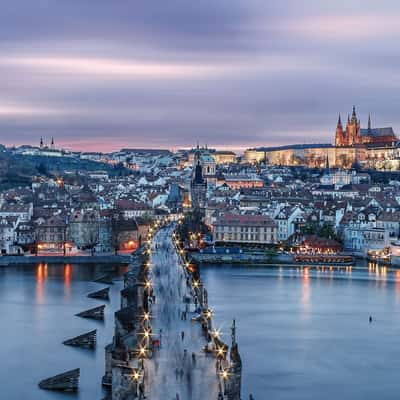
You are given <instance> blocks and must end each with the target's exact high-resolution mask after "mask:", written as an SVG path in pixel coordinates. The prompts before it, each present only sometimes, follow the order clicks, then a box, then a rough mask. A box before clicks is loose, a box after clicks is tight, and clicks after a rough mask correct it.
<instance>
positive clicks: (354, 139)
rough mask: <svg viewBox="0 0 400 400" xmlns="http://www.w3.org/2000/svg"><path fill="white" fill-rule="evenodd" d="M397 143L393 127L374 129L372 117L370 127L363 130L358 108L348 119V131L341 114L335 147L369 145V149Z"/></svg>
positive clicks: (369, 122)
mask: <svg viewBox="0 0 400 400" xmlns="http://www.w3.org/2000/svg"><path fill="white" fill-rule="evenodd" d="M396 141H397V137H396V135H395V134H394V131H393V128H392V127H386V128H372V127H371V116H369V117H368V127H367V128H366V129H362V128H361V122H360V120H359V119H358V117H357V114H356V108H355V107H354V106H353V112H352V115H351V118H350V115H349V116H348V117H347V124H346V129H343V125H342V120H341V117H340V114H339V119H338V123H337V126H336V135H335V145H336V147H353V146H357V145H367V146H368V147H376V146H385V145H391V144H393V143H394V142H396Z"/></svg>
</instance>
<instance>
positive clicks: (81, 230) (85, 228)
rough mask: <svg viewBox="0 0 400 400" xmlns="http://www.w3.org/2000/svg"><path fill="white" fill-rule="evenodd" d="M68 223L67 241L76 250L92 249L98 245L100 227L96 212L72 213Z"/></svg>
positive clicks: (81, 211)
mask: <svg viewBox="0 0 400 400" xmlns="http://www.w3.org/2000/svg"><path fill="white" fill-rule="evenodd" d="M68 222H69V224H68V239H69V241H70V242H71V243H72V244H74V245H75V246H76V247H77V248H78V249H83V250H85V249H93V248H94V247H95V246H96V245H97V244H98V242H99V225H100V216H99V213H98V211H96V210H78V211H74V212H73V213H72V214H71V215H70V217H69V221H68Z"/></svg>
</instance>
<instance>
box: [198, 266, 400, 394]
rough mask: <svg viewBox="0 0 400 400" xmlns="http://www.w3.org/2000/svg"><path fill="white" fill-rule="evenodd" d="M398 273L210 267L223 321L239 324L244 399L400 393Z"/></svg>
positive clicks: (213, 299)
mask: <svg viewBox="0 0 400 400" xmlns="http://www.w3.org/2000/svg"><path fill="white" fill-rule="evenodd" d="M399 274H400V272H397V273H391V272H387V271H386V270H385V269H380V270H378V271H370V272H356V271H353V272H351V273H344V272H342V273H339V272H337V273H333V272H316V271H315V272H313V271H306V272H305V273H301V272H297V271H296V270H293V271H290V270H282V269H272V270H267V269H262V268H238V267H232V268H229V267H223V268H218V267H215V268H203V269H202V276H203V280H204V282H205V285H206V286H207V288H208V290H209V301H210V304H212V306H213V308H214V310H215V313H216V315H215V318H216V322H217V325H218V324H219V325H220V326H221V327H222V331H223V332H226V333H229V324H228V323H226V322H227V321H229V320H231V319H232V318H233V317H236V318H237V322H238V324H239V325H238V342H239V344H240V349H241V354H242V359H243V366H244V376H243V379H244V393H243V394H244V396H243V397H244V399H248V394H249V393H253V395H255V398H256V399H257V400H258V399H259V400H263V399H279V400H286V399H291V400H292V399H296V400H302V399H304V400H305V399H307V400H309V399H320V398H324V399H332V400H333V399H335V400H337V399H339V398H340V399H341V400H345V399H349V400H350V399H353V400H354V399H360V400H361V399H363V400H365V399H377V398H381V399H398V397H399V393H400V380H399V371H400V315H399V312H400V275H399ZM370 314H372V316H373V317H374V322H373V323H372V324H369V322H368V319H369V315H370ZM225 337H227V336H225Z"/></svg>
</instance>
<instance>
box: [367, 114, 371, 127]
mask: <svg viewBox="0 0 400 400" xmlns="http://www.w3.org/2000/svg"><path fill="white" fill-rule="evenodd" d="M368 130H369V131H370V130H371V114H368Z"/></svg>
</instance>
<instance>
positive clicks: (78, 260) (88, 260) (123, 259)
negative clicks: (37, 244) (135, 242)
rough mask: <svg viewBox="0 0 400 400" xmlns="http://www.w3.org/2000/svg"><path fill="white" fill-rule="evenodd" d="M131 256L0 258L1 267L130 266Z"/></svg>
mask: <svg viewBox="0 0 400 400" xmlns="http://www.w3.org/2000/svg"><path fill="white" fill-rule="evenodd" d="M130 260H131V255H127V254H118V255H110V254H108V255H94V256H90V255H88V256H59V255H57V256H50V255H45V256H41V255H38V256H2V257H0V267H8V266H14V265H34V264H38V263H46V264H91V265H93V264H129V262H130Z"/></svg>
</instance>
